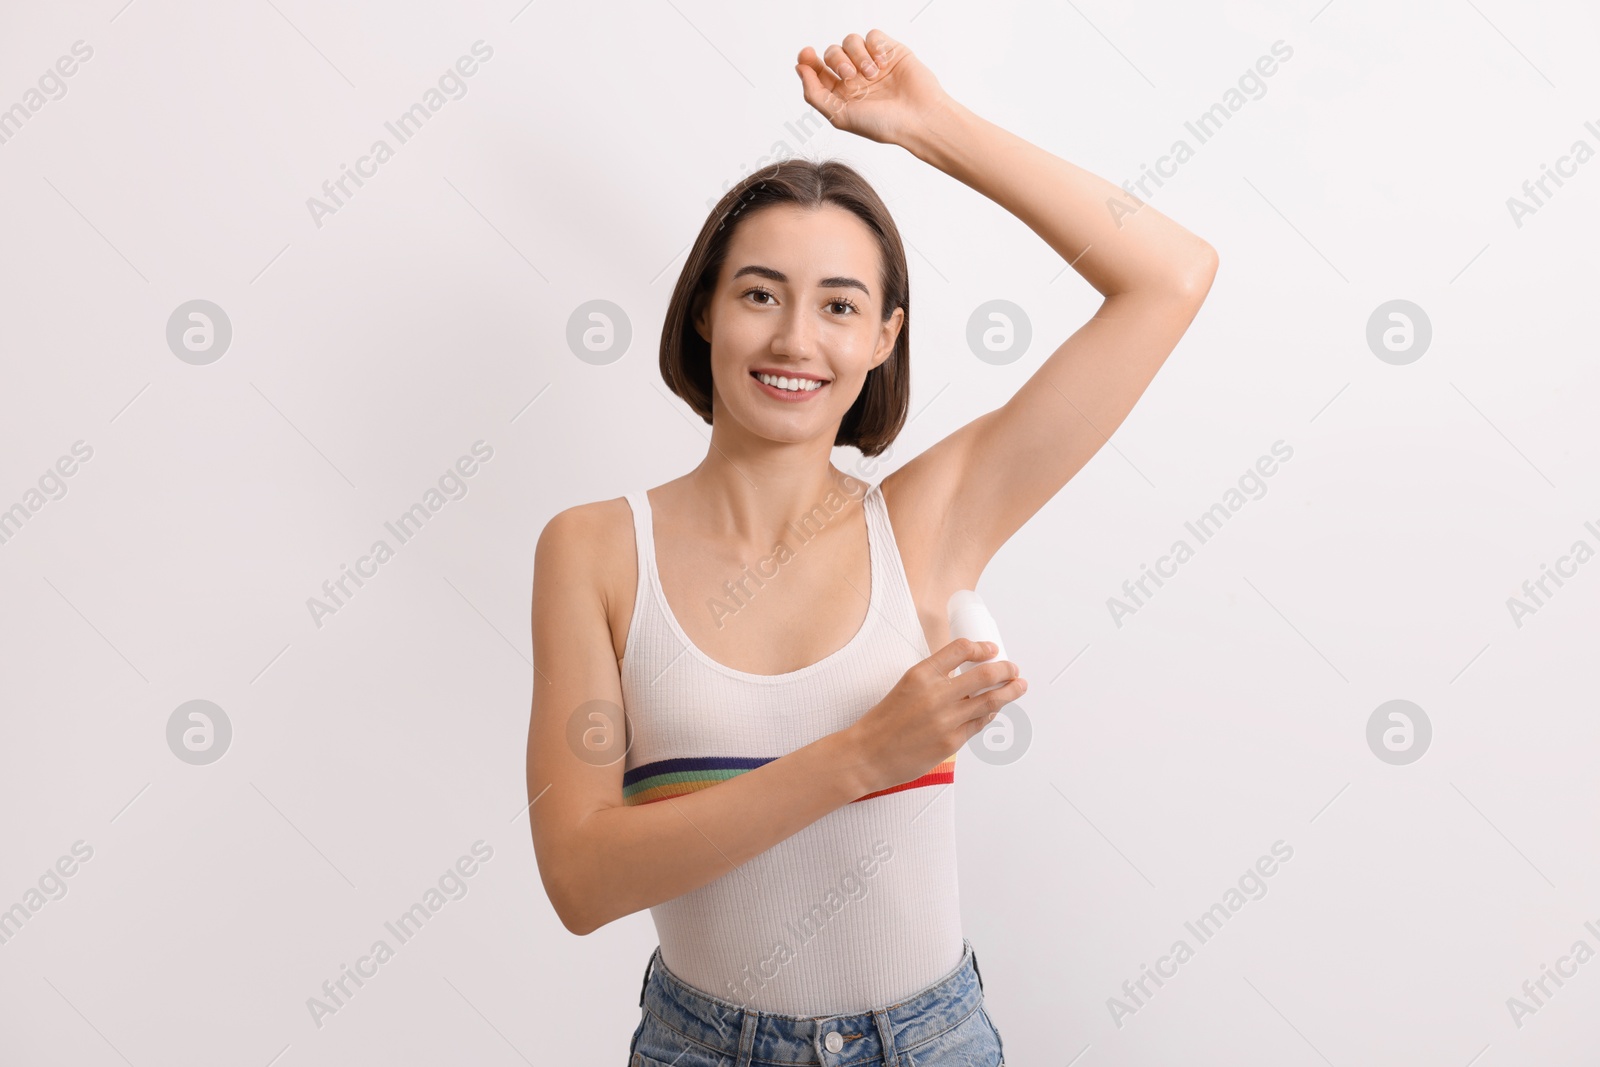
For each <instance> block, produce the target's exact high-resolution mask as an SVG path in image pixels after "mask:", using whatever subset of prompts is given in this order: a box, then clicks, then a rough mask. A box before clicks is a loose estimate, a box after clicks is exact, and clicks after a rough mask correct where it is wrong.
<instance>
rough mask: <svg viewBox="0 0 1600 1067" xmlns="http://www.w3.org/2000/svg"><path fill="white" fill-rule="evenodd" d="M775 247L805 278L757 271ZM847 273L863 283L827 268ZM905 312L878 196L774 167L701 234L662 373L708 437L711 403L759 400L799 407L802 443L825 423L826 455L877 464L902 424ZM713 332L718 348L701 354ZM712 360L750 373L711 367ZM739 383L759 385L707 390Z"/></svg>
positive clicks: (900, 260) (893, 234) (849, 172)
mask: <svg viewBox="0 0 1600 1067" xmlns="http://www.w3.org/2000/svg"><path fill="white" fill-rule="evenodd" d="M778 249H781V250H783V251H782V255H783V257H784V259H785V260H789V259H793V260H794V261H796V262H801V263H806V264H808V266H809V267H810V271H811V273H813V275H814V276H813V277H803V276H801V275H800V274H799V272H795V274H794V276H793V277H791V275H790V273H789V272H786V271H785V270H783V269H780V268H779V267H777V266H775V265H773V263H771V262H768V260H769V259H770V258H771V256H772V254H773V253H772V251H769V250H778ZM845 262H852V263H860V264H863V265H865V266H868V267H870V273H867V272H866V271H858V272H856V273H859V274H860V275H861V277H857V276H855V274H840V273H835V272H834V270H833V269H830V266H829V265H831V267H832V268H837V267H838V266H839V265H840V264H841V263H845ZM791 270H792V268H791ZM824 272H825V273H824ZM863 279H865V280H863ZM874 293H876V294H877V296H876V297H875V296H874ZM795 303H800V304H802V305H803V309H804V311H805V312H806V314H800V313H799V312H798V310H796V309H793V308H791V305H792V304H795ZM870 311H876V312H877V314H876V315H875V316H871V315H869V314H868V312H870ZM910 314H911V294H910V286H909V281H908V272H907V270H906V256H905V248H904V246H903V245H902V244H901V241H900V231H899V230H898V229H897V228H896V227H895V224H894V219H893V218H892V217H891V216H890V215H889V210H888V208H886V207H885V206H884V204H883V201H882V200H881V199H880V198H879V197H878V194H877V192H876V191H875V190H874V189H873V188H872V186H870V185H869V184H867V182H866V180H865V179H863V178H862V177H861V175H860V174H858V173H857V172H856V171H855V170H854V169H853V168H851V167H850V166H849V165H848V164H845V163H841V162H838V161H836V160H829V161H826V162H822V163H813V162H810V161H808V160H783V161H780V162H778V163H775V164H773V165H772V166H771V167H767V168H765V169H763V170H760V171H757V172H756V173H755V174H752V175H750V176H749V177H747V178H746V179H745V180H744V181H742V182H740V183H739V184H738V185H737V186H735V187H734V188H732V189H730V190H729V191H728V193H727V195H726V196H724V197H723V198H722V202H721V203H719V204H718V205H717V206H716V208H715V209H713V210H712V212H711V215H710V216H709V217H708V218H707V220H706V223H705V225H704V226H703V227H702V228H701V230H700V235H699V237H698V238H697V239H696V241H695V243H694V246H693V247H692V248H691V249H690V250H689V258H688V260H687V262H685V263H684V266H683V270H682V271H681V272H680V273H679V275H678V283H677V286H676V287H675V288H674V289H673V292H672V299H671V301H670V303H669V304H668V305H667V313H666V321H665V322H664V323H663V325H662V330H661V376H662V378H663V379H665V380H666V383H667V385H668V386H669V387H670V388H671V389H672V391H673V392H674V393H677V394H678V396H680V397H682V398H683V400H684V401H685V402H686V403H687V404H688V405H689V406H690V407H691V408H692V409H693V410H694V411H695V413H696V414H698V415H699V416H700V417H701V418H702V419H704V420H705V421H706V422H707V423H709V424H711V425H712V426H713V427H715V425H716V421H715V417H714V416H715V413H716V408H717V406H718V404H719V403H720V404H721V405H722V406H724V407H728V406H732V408H733V409H734V410H735V411H737V412H744V411H745V410H746V408H748V406H749V405H750V404H751V403H752V402H753V400H755V399H758V398H760V397H769V398H771V399H773V400H778V401H783V402H788V403H797V402H800V401H805V402H806V403H807V407H808V408H817V409H818V410H816V411H815V412H813V413H812V414H811V415H810V416H809V417H810V419H812V420H814V421H813V422H812V423H811V424H808V425H809V428H810V429H811V430H812V432H813V434H814V432H815V430H816V428H817V427H819V426H820V425H821V424H822V423H823V422H824V421H827V420H830V419H832V420H836V421H837V422H838V430H837V432H836V433H835V434H834V439H833V441H832V445H833V447H841V446H847V445H848V446H854V447H856V448H859V449H860V450H861V452H862V454H863V455H867V456H875V455H877V454H878V453H879V452H881V451H883V449H885V448H887V447H888V445H889V442H890V441H892V440H893V439H894V438H895V436H896V435H897V434H898V433H899V432H900V428H901V426H902V425H904V423H905V418H906V408H907V405H908V402H909V399H910V361H911V329H910ZM714 331H717V332H720V334H721V336H722V338H723V341H724V342H725V343H719V344H718V345H712V343H711V336H712V334H713V332H714ZM773 331H777V332H779V333H780V334H781V336H779V337H777V338H769V335H770V334H771V333H772V332H773ZM719 354H720V355H722V356H723V357H725V358H726V357H734V356H737V357H742V358H744V359H746V360H748V361H750V362H749V364H748V365H747V366H732V365H729V366H718V365H717V364H716V359H717V356H718V355H719ZM830 356H831V357H833V359H832V360H831V361H830V360H829V357H830ZM840 374H843V375H844V377H843V378H842V379H840V378H839V375H840ZM742 377H748V378H750V379H752V380H753V381H754V382H755V385H756V387H755V388H753V389H751V390H748V391H739V390H735V391H734V395H731V396H729V395H722V394H720V393H718V391H717V389H716V383H717V382H718V381H723V382H734V381H738V380H740V379H741V378H742ZM779 379H786V380H785V381H779ZM802 382H816V383H818V384H817V385H801V384H800V383H802ZM812 401H815V402H816V403H815V404H813V403H811V402H812ZM732 417H733V418H734V419H736V420H738V421H740V422H743V421H744V420H743V419H740V418H739V416H738V415H737V414H736V415H734V416H732Z"/></svg>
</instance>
